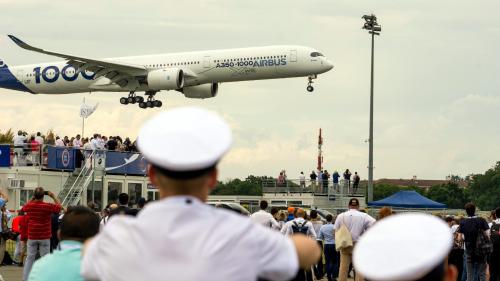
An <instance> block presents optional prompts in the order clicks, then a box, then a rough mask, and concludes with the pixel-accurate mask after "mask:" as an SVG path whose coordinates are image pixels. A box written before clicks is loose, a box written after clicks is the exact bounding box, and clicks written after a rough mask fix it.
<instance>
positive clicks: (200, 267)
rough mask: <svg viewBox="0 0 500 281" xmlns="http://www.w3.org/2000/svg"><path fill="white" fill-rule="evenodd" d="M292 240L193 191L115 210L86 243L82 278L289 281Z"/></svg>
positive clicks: (293, 264) (295, 264) (293, 253)
mask: <svg viewBox="0 0 500 281" xmlns="http://www.w3.org/2000/svg"><path fill="white" fill-rule="evenodd" d="M298 268H299V265H298V257H297V252H296V250H295V246H294V244H293V242H292V241H291V240H290V239H289V238H287V237H285V236H283V235H280V234H279V233H277V232H275V231H272V230H270V229H268V228H265V227H262V226H260V225H256V224H254V223H252V222H251V221H250V220H249V219H248V218H247V217H244V216H241V215H238V214H236V213H233V212H231V211H229V210H224V209H217V208H213V207H211V206H208V205H206V204H204V203H202V202H201V201H199V200H198V199H195V198H193V197H184V196H175V197H169V198H166V199H163V200H160V201H157V202H154V203H150V204H148V205H147V206H146V207H145V208H144V209H143V210H142V211H141V212H140V213H139V214H138V216H137V217H136V218H134V217H129V216H114V217H112V218H111V219H110V220H109V221H108V223H107V224H106V227H105V228H103V230H102V232H100V233H99V234H98V235H97V236H96V237H95V238H94V239H93V240H92V241H91V242H90V243H89V245H88V247H87V249H86V250H85V254H84V256H83V260H82V268H81V273H82V276H83V277H84V279H85V280H103V281H104V280H113V281H121V280H123V281H125V280H126V281H130V280H148V281H156V280H176V281H183V280H196V281H197V280H231V281H243V280H244V281H247V280H248V281H250V280H252V281H254V280H256V279H257V277H261V278H264V279H268V280H289V279H291V278H293V277H294V275H295V274H296V272H297V270H298Z"/></svg>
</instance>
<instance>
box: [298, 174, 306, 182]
mask: <svg viewBox="0 0 500 281" xmlns="http://www.w3.org/2000/svg"><path fill="white" fill-rule="evenodd" d="M299 180H300V182H305V181H306V176H304V175H303V174H300V176H299Z"/></svg>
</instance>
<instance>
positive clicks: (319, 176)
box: [277, 169, 361, 194]
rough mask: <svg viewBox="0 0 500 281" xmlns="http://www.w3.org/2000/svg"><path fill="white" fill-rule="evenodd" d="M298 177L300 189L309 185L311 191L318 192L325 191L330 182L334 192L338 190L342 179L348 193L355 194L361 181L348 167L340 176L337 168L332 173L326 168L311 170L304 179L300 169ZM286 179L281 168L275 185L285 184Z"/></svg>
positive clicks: (284, 172) (356, 173)
mask: <svg viewBox="0 0 500 281" xmlns="http://www.w3.org/2000/svg"><path fill="white" fill-rule="evenodd" d="M298 179H299V186H300V188H301V189H303V190H304V189H306V188H307V187H309V188H310V189H311V190H312V191H314V192H319V193H326V192H327V190H328V188H329V186H330V183H331V184H332V185H331V187H332V188H333V190H334V191H335V192H340V188H341V186H340V181H341V179H343V186H344V188H345V189H346V192H347V193H349V194H355V193H356V192H357V190H358V188H359V183H360V181H361V178H360V177H359V175H358V172H354V175H353V174H352V173H351V172H350V171H349V169H346V170H345V172H344V173H343V174H342V176H341V175H340V174H339V172H338V171H337V170H335V171H334V172H333V173H332V174H330V173H329V172H328V170H317V171H314V170H313V171H311V173H310V174H309V180H307V179H306V175H305V174H304V172H303V171H302V172H300V174H299V178H298ZM287 180H288V178H287V174H286V170H281V171H280V173H279V175H278V178H277V186H287V185H288V182H287Z"/></svg>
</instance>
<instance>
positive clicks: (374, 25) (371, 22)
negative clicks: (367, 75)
mask: <svg viewBox="0 0 500 281" xmlns="http://www.w3.org/2000/svg"><path fill="white" fill-rule="evenodd" d="M362 18H363V19H364V20H365V24H364V25H363V29H366V30H368V33H370V34H371V35H372V63H371V82H370V137H369V139H368V141H369V148H368V202H370V201H373V65H374V49H375V35H380V32H381V31H382V27H381V26H380V24H378V22H377V17H376V16H375V15H374V14H371V15H364V16H363V17H362Z"/></svg>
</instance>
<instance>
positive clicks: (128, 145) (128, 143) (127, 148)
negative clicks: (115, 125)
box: [123, 137, 132, 151]
mask: <svg viewBox="0 0 500 281" xmlns="http://www.w3.org/2000/svg"><path fill="white" fill-rule="evenodd" d="M123 146H124V150H125V151H131V146H132V142H131V141H130V139H129V138H128V137H127V138H125V140H124V141H123Z"/></svg>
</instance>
